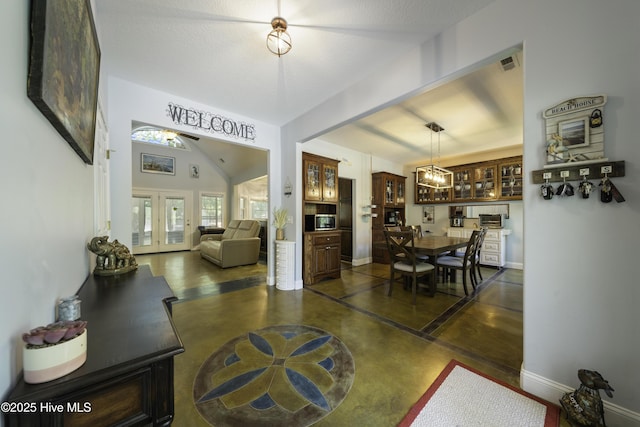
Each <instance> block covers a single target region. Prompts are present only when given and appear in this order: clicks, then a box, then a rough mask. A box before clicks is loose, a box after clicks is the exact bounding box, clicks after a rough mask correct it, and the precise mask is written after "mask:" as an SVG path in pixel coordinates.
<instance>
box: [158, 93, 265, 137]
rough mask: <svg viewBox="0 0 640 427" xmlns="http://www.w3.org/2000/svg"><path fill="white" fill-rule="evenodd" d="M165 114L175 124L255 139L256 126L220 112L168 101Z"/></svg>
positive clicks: (229, 135)
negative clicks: (200, 109)
mask: <svg viewBox="0 0 640 427" xmlns="http://www.w3.org/2000/svg"><path fill="white" fill-rule="evenodd" d="M167 116H168V117H169V118H171V121H173V123H175V124H177V125H186V126H191V127H192V128H194V129H200V130H203V131H205V132H209V133H214V134H215V133H217V134H222V135H225V136H228V137H231V138H235V139H238V138H241V139H244V140H246V141H255V139H256V127H255V125H253V124H249V123H245V122H239V121H237V120H233V119H230V118H228V117H224V116H221V115H220V114H216V113H210V112H206V111H199V110H196V109H193V108H186V107H183V106H181V105H178V104H174V103H172V102H169V104H168V105H167Z"/></svg>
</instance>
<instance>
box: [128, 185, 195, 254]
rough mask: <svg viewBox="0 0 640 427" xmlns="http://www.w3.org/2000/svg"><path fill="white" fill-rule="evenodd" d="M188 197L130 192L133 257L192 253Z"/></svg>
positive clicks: (179, 193) (177, 193)
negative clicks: (152, 254)
mask: <svg viewBox="0 0 640 427" xmlns="http://www.w3.org/2000/svg"><path fill="white" fill-rule="evenodd" d="M191 206H192V203H191V193H190V192H187V191H151V190H143V189H135V188H134V189H133V197H132V200H131V218H132V227H131V231H132V240H131V241H132V251H133V253H134V255H135V254H148V253H157V252H171V251H184V250H189V249H191V243H190V239H191Z"/></svg>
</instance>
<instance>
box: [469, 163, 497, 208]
mask: <svg viewBox="0 0 640 427" xmlns="http://www.w3.org/2000/svg"><path fill="white" fill-rule="evenodd" d="M496 175H497V168H496V165H495V164H482V165H478V166H476V167H475V168H474V169H473V199H474V200H493V199H496V197H497V193H498V185H497V183H496V182H497V178H496Z"/></svg>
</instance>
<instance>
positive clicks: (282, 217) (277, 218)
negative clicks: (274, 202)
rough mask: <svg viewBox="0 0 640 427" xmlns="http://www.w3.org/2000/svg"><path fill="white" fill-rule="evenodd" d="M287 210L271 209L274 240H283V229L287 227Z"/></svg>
mask: <svg viewBox="0 0 640 427" xmlns="http://www.w3.org/2000/svg"><path fill="white" fill-rule="evenodd" d="M287 213H288V212H287V209H286V208H274V209H273V226H274V227H275V228H276V240H284V227H285V226H286V225H287Z"/></svg>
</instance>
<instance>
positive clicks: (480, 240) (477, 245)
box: [476, 227, 487, 254]
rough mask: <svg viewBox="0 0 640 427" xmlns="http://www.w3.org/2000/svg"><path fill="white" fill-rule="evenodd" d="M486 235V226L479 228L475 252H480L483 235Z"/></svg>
mask: <svg viewBox="0 0 640 427" xmlns="http://www.w3.org/2000/svg"><path fill="white" fill-rule="evenodd" d="M486 235H487V228H486V227H483V228H481V229H480V235H479V236H478V241H477V242H476V253H477V254H480V249H481V248H482V245H483V243H484V236H486Z"/></svg>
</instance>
